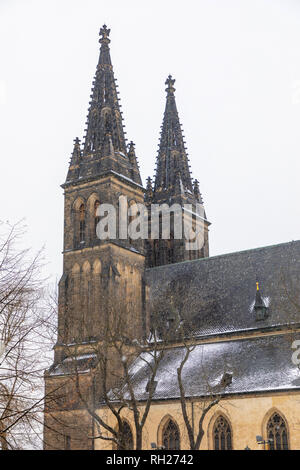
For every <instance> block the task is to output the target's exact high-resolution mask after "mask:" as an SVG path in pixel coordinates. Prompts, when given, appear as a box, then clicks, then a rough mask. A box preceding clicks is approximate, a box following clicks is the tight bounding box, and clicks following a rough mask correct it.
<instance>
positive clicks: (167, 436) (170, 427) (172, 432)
mask: <svg viewBox="0 0 300 470" xmlns="http://www.w3.org/2000/svg"><path fill="white" fill-rule="evenodd" d="M158 437H159V439H158V442H159V443H160V445H161V446H163V447H164V448H165V449H168V450H180V431H179V426H178V425H177V423H176V421H175V420H174V418H173V417H172V416H170V415H166V416H165V417H164V418H163V419H162V420H161V422H160V425H159V436H158Z"/></svg>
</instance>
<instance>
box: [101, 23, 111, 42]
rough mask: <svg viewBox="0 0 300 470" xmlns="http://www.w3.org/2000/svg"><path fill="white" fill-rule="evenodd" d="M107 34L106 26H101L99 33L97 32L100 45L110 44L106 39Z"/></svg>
mask: <svg viewBox="0 0 300 470" xmlns="http://www.w3.org/2000/svg"><path fill="white" fill-rule="evenodd" d="M109 33H110V29H108V28H107V26H106V24H104V25H103V26H102V28H100V32H99V36H100V39H99V42H100V44H104V43H106V44H109V43H110V39H109V37H108V36H109ZM101 36H102V37H101Z"/></svg>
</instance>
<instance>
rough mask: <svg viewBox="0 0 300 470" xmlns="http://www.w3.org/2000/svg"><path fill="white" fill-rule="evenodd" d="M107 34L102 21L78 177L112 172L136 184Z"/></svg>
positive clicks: (136, 173) (132, 158)
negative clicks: (99, 45)
mask: <svg viewBox="0 0 300 470" xmlns="http://www.w3.org/2000/svg"><path fill="white" fill-rule="evenodd" d="M109 35H110V29H109V28H108V27H107V26H106V25H105V24H104V25H103V26H102V28H100V32H99V36H100V39H99V42H100V44H101V47H100V55H99V60H98V65H97V69H96V75H95V77H94V80H93V87H92V93H91V95H90V98H91V100H90V102H89V105H90V106H89V110H88V115H87V122H86V134H85V137H84V142H83V149H82V159H81V161H80V169H79V176H80V178H90V177H93V176H97V175H99V174H101V173H105V172H107V171H114V172H115V173H118V174H120V175H122V176H125V177H126V178H129V179H132V180H133V181H134V182H135V183H137V184H139V185H140V184H141V177H140V173H139V169H138V164H137V160H136V156H135V153H134V149H131V152H130V155H128V150H127V144H126V138H125V134H126V132H125V130H124V125H123V118H122V112H121V105H120V103H119V101H120V100H119V97H118V91H117V86H118V85H117V84H116V79H115V77H114V72H113V66H112V62H111V57H110V49H109V43H110V39H109ZM76 145H77V144H76ZM77 146H78V145H77ZM76 148H77V147H76ZM74 177H75V176H74Z"/></svg>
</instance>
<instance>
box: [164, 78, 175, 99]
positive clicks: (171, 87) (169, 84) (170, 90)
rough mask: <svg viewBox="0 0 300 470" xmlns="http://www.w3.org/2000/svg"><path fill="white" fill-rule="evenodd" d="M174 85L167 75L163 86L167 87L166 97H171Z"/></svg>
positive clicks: (172, 79)
mask: <svg viewBox="0 0 300 470" xmlns="http://www.w3.org/2000/svg"><path fill="white" fill-rule="evenodd" d="M174 83H175V79H174V78H172V75H169V76H168V78H167V80H166V82H165V85H167V88H166V92H167V93H168V95H173V94H174V92H175V88H174V86H173V85H174Z"/></svg>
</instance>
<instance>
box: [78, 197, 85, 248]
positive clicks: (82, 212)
mask: <svg viewBox="0 0 300 470" xmlns="http://www.w3.org/2000/svg"><path fill="white" fill-rule="evenodd" d="M84 240H85V208H84V204H81V206H80V207H79V242H80V243H82V242H84Z"/></svg>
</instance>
